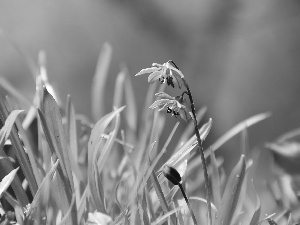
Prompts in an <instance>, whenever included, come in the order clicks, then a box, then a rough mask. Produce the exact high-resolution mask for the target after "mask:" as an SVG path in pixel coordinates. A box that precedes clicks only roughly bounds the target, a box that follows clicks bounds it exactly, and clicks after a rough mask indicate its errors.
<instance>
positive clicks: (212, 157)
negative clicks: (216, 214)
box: [210, 149, 222, 209]
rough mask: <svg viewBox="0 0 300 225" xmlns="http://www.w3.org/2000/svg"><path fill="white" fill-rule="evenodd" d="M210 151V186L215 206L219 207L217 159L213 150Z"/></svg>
mask: <svg viewBox="0 0 300 225" xmlns="http://www.w3.org/2000/svg"><path fill="white" fill-rule="evenodd" d="M210 151H211V154H210V160H211V165H212V175H211V186H212V195H213V198H214V201H215V204H216V206H217V208H218V209H219V207H220V204H221V192H222V191H221V182H220V174H219V169H218V167H217V160H216V156H215V154H214V151H212V150H211V149H210Z"/></svg>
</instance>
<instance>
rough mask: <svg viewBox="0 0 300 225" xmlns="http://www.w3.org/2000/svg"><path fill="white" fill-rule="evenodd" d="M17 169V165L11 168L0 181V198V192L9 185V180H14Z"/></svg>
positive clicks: (0, 194) (0, 193)
mask: <svg viewBox="0 0 300 225" xmlns="http://www.w3.org/2000/svg"><path fill="white" fill-rule="evenodd" d="M18 170H19V167H18V168H17V169H14V170H12V171H11V172H10V173H9V174H7V175H6V176H5V177H4V178H3V179H2V181H1V182H0V198H1V196H2V194H3V192H5V191H6V189H7V188H8V187H9V185H10V184H11V182H12V181H13V180H14V178H15V176H16V174H17V171H18Z"/></svg>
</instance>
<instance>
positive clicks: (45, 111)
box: [38, 87, 74, 201]
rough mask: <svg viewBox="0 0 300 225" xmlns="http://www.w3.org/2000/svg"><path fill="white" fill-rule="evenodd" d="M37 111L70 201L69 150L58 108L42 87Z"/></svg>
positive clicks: (71, 184) (71, 176)
mask: <svg viewBox="0 0 300 225" xmlns="http://www.w3.org/2000/svg"><path fill="white" fill-rule="evenodd" d="M39 109H40V111H38V113H39V116H40V119H41V122H42V126H43V130H44V133H45V136H46V138H47V141H48V144H49V146H50V149H51V148H53V150H54V151H55V153H56V154H57V156H58V158H59V161H60V165H61V167H62V171H63V175H64V177H65V179H63V180H64V181H65V182H66V181H68V182H66V183H65V185H67V186H66V191H67V193H68V194H67V195H68V197H69V198H70V199H69V200H70V201H71V196H72V194H71V193H73V192H74V182H73V175H72V171H71V162H70V157H69V154H70V149H69V146H68V145H67V141H66V136H65V131H64V128H63V125H62V120H61V115H60V112H59V107H58V105H57V103H56V101H55V100H54V98H53V96H52V95H51V94H50V93H49V92H48V91H47V89H46V88H45V87H43V93H42V98H41V102H40V108H39ZM41 114H42V115H41ZM61 175H62V174H61Z"/></svg>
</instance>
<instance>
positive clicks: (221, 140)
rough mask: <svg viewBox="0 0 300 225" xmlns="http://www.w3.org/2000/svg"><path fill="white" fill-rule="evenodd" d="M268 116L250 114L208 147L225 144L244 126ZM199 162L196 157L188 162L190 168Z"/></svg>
mask: <svg viewBox="0 0 300 225" xmlns="http://www.w3.org/2000/svg"><path fill="white" fill-rule="evenodd" d="M270 116H271V113H261V114H257V115H255V116H252V117H250V118H248V119H246V120H244V121H242V122H240V123H238V124H237V125H235V126H234V127H233V128H231V129H230V130H229V131H227V132H226V133H225V134H223V135H222V136H221V137H220V138H218V140H216V141H215V142H214V143H213V144H212V145H211V146H210V148H211V149H212V150H213V151H216V150H218V149H219V148H220V147H221V146H222V145H223V144H225V143H226V142H227V141H228V140H230V139H231V138H233V137H234V136H235V135H237V134H238V133H239V132H241V131H243V130H244V129H245V128H247V127H250V126H253V125H254V124H256V123H258V122H260V121H262V120H265V119H267V118H269V117H270ZM209 154H210V152H209V151H205V153H204V156H205V158H207V157H208V156H209ZM201 164H202V161H201V158H200V157H197V158H196V159H195V160H193V162H191V163H190V165H189V166H190V168H191V170H192V169H193V168H195V167H198V166H199V165H201Z"/></svg>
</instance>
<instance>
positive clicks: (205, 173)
mask: <svg viewBox="0 0 300 225" xmlns="http://www.w3.org/2000/svg"><path fill="white" fill-rule="evenodd" d="M182 81H183V84H184V86H185V88H186V89H187V92H186V94H187V95H188V96H189V100H190V103H191V110H192V114H193V116H192V117H193V118H192V119H193V122H194V127H195V133H196V137H197V141H198V149H199V151H200V156H201V161H202V166H203V172H204V180H205V187H206V199H207V211H208V220H209V224H210V225H211V223H212V215H211V202H210V185H209V179H208V172H207V165H206V160H205V157H204V150H203V145H202V140H201V137H200V133H199V129H198V122H197V119H196V110H195V104H194V100H193V96H192V92H191V90H190V88H189V85H188V83H187V82H186V80H185V79H184V78H182Z"/></svg>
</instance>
